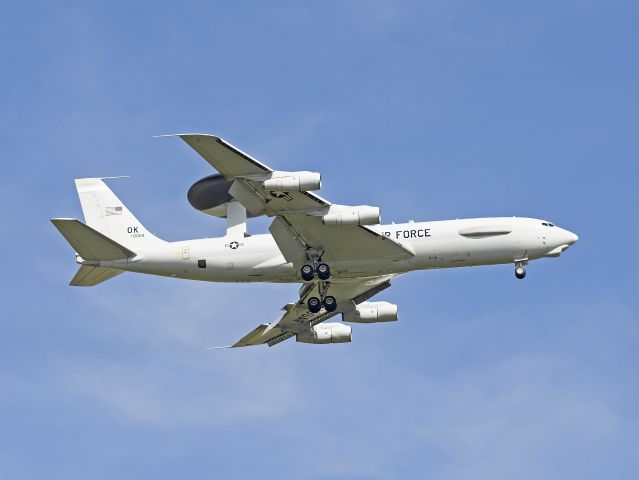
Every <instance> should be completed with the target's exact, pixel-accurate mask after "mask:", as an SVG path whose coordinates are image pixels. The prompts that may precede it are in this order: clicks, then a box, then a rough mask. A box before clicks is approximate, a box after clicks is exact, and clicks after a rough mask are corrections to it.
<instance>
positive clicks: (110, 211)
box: [104, 207, 122, 215]
mask: <svg viewBox="0 0 639 480" xmlns="http://www.w3.org/2000/svg"><path fill="white" fill-rule="evenodd" d="M104 214H105V215H122V207H106V208H105V209H104Z"/></svg>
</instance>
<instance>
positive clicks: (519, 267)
mask: <svg viewBox="0 0 639 480" xmlns="http://www.w3.org/2000/svg"><path fill="white" fill-rule="evenodd" d="M527 264H528V259H527V258H516V259H515V277H517V278H518V279H519V280H522V279H524V278H526V269H525V268H524V267H525V266H526V265H527Z"/></svg>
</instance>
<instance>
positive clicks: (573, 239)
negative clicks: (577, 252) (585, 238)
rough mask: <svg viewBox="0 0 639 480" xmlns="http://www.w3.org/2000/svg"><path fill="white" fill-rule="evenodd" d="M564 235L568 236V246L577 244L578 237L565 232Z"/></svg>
mask: <svg viewBox="0 0 639 480" xmlns="http://www.w3.org/2000/svg"><path fill="white" fill-rule="evenodd" d="M566 234H567V236H568V242H567V243H568V245H573V244H574V243H577V240H579V237H578V236H577V234H575V233H572V232H569V231H568V230H566Z"/></svg>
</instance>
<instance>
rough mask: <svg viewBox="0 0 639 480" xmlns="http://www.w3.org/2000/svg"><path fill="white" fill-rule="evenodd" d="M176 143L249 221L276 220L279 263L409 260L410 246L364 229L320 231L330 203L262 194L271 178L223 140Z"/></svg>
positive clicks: (193, 137)
mask: <svg viewBox="0 0 639 480" xmlns="http://www.w3.org/2000/svg"><path fill="white" fill-rule="evenodd" d="M179 137H180V138H182V140H184V141H185V142H186V143H187V144H188V145H190V146H191V147H192V148H193V149H194V150H195V151H196V152H197V153H199V154H200V155H201V156H202V157H203V158H204V159H205V160H206V161H207V162H208V163H210V164H211V166H212V167H213V168H215V169H216V170H218V171H219V172H220V173H221V174H222V175H224V177H225V178H226V179H227V180H229V181H233V185H232V186H231V189H230V191H229V193H230V194H231V195H232V196H233V197H234V198H235V199H236V200H238V201H239V202H240V203H242V204H243V205H244V206H245V207H246V209H247V210H248V211H249V212H251V213H252V214H253V215H260V214H266V215H268V216H275V217H278V218H276V219H275V221H274V222H273V224H272V225H271V228H270V230H271V234H272V235H273V237H274V238H275V241H276V242H277V244H278V246H279V247H280V250H281V251H282V254H283V255H284V258H285V259H286V260H287V261H289V262H296V261H303V260H305V259H306V256H305V254H306V252H307V251H309V250H314V251H317V252H321V256H322V260H323V261H328V262H336V261H349V260H352V261H357V260H363V259H379V258H393V259H397V260H401V259H405V258H409V257H412V256H413V255H414V252H413V251H412V249H411V248H410V246H408V245H405V244H401V243H400V242H397V241H395V240H393V239H391V238H388V237H386V236H385V235H383V234H382V233H380V232H378V231H376V230H375V229H374V228H371V227H369V226H365V225H355V226H353V225H349V226H345V225H325V224H324V222H323V221H322V218H321V215H322V212H325V211H326V209H328V208H329V207H331V203H330V202H329V201H328V200H325V199H323V198H322V197H320V196H318V195H316V194H314V193H312V192H309V191H276V190H271V189H266V188H264V186H263V184H262V179H264V178H265V177H266V176H268V175H269V174H272V173H273V172H274V170H273V169H271V168H270V167H268V166H266V165H264V164H263V163H260V162H259V161H257V160H255V159H254V158H252V157H250V156H249V155H248V154H246V153H244V152H242V151H241V150H239V149H238V148H236V147H234V146H233V145H231V144H230V143H228V142H226V141H225V140H223V139H221V138H219V137H216V136H213V135H204V134H180V135H179Z"/></svg>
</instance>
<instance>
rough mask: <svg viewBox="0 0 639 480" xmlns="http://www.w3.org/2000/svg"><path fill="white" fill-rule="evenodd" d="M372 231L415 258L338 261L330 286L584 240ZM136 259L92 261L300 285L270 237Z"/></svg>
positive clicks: (456, 223)
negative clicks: (346, 281)
mask: <svg viewBox="0 0 639 480" xmlns="http://www.w3.org/2000/svg"><path fill="white" fill-rule="evenodd" d="M370 228H372V229H374V230H376V231H377V232H379V233H382V234H384V235H385V236H387V237H390V238H392V239H393V240H396V241H398V242H401V243H402V244H403V245H406V246H407V247H408V248H410V249H411V250H412V251H413V252H414V253H415V255H414V256H413V257H411V258H409V259H393V258H379V259H370V260H363V261H348V262H335V263H332V264H331V272H332V277H331V281H334V282H339V280H340V279H348V278H355V277H368V276H378V275H386V274H398V273H404V272H409V271H413V270H427V269H435V268H457V267H471V266H479V265H497V264H509V263H510V264H516V263H518V262H522V263H525V262H527V261H529V260H535V259H538V258H542V257H547V256H548V257H555V256H559V254H560V253H561V252H563V251H564V250H565V249H566V248H568V247H569V246H570V245H572V244H573V243H575V242H576V241H577V236H576V235H575V234H574V233H572V232H569V231H568V230H564V229H562V228H560V227H557V226H554V225H553V224H552V223H549V222H547V221H544V220H539V219H533V218H520V217H495V218H474V219H460V220H444V221H433V222H409V223H402V224H390V225H376V226H371V227H370ZM136 253H137V256H135V257H134V258H132V259H129V260H117V261H100V262H85V264H89V265H95V266H101V267H106V268H113V269H117V270H123V271H130V272H139V273H146V274H152V275H161V276H167V277H175V278H181V279H192V280H201V281H210V282H283V283H298V282H300V281H301V279H300V273H299V267H300V265H301V264H300V265H297V264H293V263H291V262H287V261H286V260H285V259H284V257H283V256H282V254H281V252H280V249H279V248H278V246H277V244H276V242H275V240H274V239H273V237H272V236H271V235H270V234H258V235H250V236H246V237H243V238H231V237H228V236H227V237H219V238H205V239H196V240H184V241H176V242H164V241H161V242H157V243H152V244H149V245H147V246H145V247H144V249H142V250H139V251H137V252H136Z"/></svg>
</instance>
